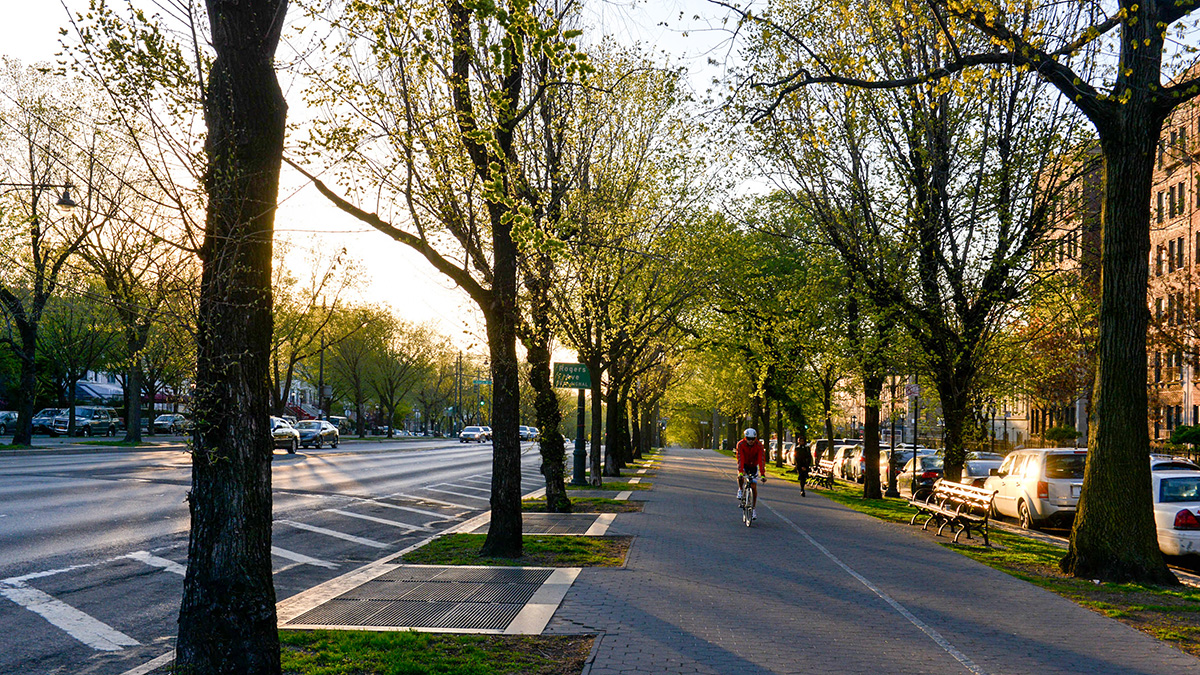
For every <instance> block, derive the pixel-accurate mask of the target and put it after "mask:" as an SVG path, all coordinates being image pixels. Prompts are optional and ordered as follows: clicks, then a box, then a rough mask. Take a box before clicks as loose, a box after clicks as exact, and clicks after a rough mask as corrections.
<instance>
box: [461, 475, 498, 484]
mask: <svg viewBox="0 0 1200 675" xmlns="http://www.w3.org/2000/svg"><path fill="white" fill-rule="evenodd" d="M463 482H464V483H483V484H484V485H491V484H492V479H491V478H488V477H487V476H468V477H467V478H464V479H463Z"/></svg>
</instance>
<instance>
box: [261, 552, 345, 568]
mask: <svg viewBox="0 0 1200 675" xmlns="http://www.w3.org/2000/svg"><path fill="white" fill-rule="evenodd" d="M271 555H273V556H278V557H280V558H283V559H285V560H291V561H292V562H297V563H301V564H303V565H315V566H317V567H324V568H325V569H330V570H335V569H337V567H338V566H337V563H331V562H327V561H325V560H319V559H317V558H314V557H312V556H307V555H304V554H303V553H296V552H295V551H289V550H287V549H286V548H279V547H278V546H272V547H271Z"/></svg>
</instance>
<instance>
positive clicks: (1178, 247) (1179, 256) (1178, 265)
mask: <svg viewBox="0 0 1200 675" xmlns="http://www.w3.org/2000/svg"><path fill="white" fill-rule="evenodd" d="M1180 187H1183V186H1182V185H1180ZM1183 260H1184V257H1183V237H1180V238H1178V239H1176V240H1175V269H1177V270H1178V269H1183Z"/></svg>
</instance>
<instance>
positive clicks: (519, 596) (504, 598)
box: [465, 584, 541, 604]
mask: <svg viewBox="0 0 1200 675" xmlns="http://www.w3.org/2000/svg"><path fill="white" fill-rule="evenodd" d="M540 587H541V584H483V586H482V587H481V588H480V589H479V590H478V591H476V592H475V593H473V594H471V595H470V596H469V597H467V598H465V599H466V601H467V602H502V603H520V604H525V603H526V602H529V599H530V598H532V597H533V594H534V593H537V589H538V588H540Z"/></svg>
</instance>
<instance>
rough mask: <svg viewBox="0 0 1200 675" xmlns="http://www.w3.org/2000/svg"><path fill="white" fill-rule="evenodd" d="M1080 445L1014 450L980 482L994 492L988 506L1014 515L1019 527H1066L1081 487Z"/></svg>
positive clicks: (1084, 456)
mask: <svg viewBox="0 0 1200 675" xmlns="http://www.w3.org/2000/svg"><path fill="white" fill-rule="evenodd" d="M1086 462H1087V450H1086V449H1083V448H1036V449H1025V450H1015V451H1013V452H1011V453H1009V454H1008V456H1007V457H1005V458H1004V461H1003V462H1001V463H1000V467H999V468H997V469H992V470H991V475H990V476H989V477H988V479H987V481H986V482H985V483H984V487H985V488H986V489H988V490H994V491H995V492H996V497H995V499H993V500H992V508H993V509H995V511H996V513H999V514H1000V515H1002V516H1009V517H1012V518H1016V519H1017V521H1018V522H1020V523H1021V527H1024V528H1026V529H1037V528H1039V527H1043V526H1047V527H1067V526H1069V525H1070V524H1071V521H1073V520H1074V519H1075V509H1076V508H1077V507H1078V505H1079V495H1080V493H1081V492H1082V491H1083V469H1084V466H1085V464H1086Z"/></svg>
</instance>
